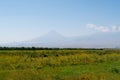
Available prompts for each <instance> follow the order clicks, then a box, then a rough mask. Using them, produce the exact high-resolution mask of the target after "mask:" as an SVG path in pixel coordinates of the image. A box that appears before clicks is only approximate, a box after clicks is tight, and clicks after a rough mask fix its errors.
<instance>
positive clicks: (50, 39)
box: [4, 31, 120, 48]
mask: <svg viewBox="0 0 120 80" xmlns="http://www.w3.org/2000/svg"><path fill="white" fill-rule="evenodd" d="M119 34H120V32H101V33H96V34H93V35H88V36H84V37H81V36H78V37H65V36H63V35H61V34H60V33H58V32H56V31H50V32H48V33H47V34H45V35H43V36H41V37H38V38H35V39H32V40H29V41H24V42H16V43H10V44H5V45H4V46H12V47H13V46H16V47H21V46H24V47H32V46H35V47H59V48H60V47H62V48H115V47H118V46H120V35H119Z"/></svg>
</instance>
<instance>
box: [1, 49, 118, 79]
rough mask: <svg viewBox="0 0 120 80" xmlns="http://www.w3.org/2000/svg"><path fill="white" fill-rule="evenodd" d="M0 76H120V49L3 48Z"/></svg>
mask: <svg viewBox="0 0 120 80" xmlns="http://www.w3.org/2000/svg"><path fill="white" fill-rule="evenodd" d="M0 80H120V50H117V49H103V50H0Z"/></svg>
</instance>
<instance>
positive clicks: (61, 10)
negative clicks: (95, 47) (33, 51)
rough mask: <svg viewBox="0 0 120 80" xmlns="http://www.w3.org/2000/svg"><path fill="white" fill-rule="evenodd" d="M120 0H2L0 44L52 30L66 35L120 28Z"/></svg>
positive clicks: (0, 1) (0, 3)
mask: <svg viewBox="0 0 120 80" xmlns="http://www.w3.org/2000/svg"><path fill="white" fill-rule="evenodd" d="M119 21H120V0H0V43H4V42H14V41H24V40H29V39H32V38H35V37H38V36H41V35H43V34H46V33H47V32H49V31H51V30H55V31H57V32H59V33H61V34H63V35H65V36H78V35H86V34H91V33H93V32H110V31H120V28H119V25H120V22H119Z"/></svg>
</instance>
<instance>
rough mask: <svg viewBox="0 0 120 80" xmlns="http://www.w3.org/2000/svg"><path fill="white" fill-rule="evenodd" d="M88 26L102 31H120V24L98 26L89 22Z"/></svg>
mask: <svg viewBox="0 0 120 80" xmlns="http://www.w3.org/2000/svg"><path fill="white" fill-rule="evenodd" d="M86 26H87V28H90V29H94V30H97V31H101V32H119V31H120V26H111V27H107V26H97V25H95V24H87V25H86Z"/></svg>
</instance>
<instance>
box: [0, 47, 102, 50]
mask: <svg viewBox="0 0 120 80" xmlns="http://www.w3.org/2000/svg"><path fill="white" fill-rule="evenodd" d="M0 50H103V49H102V48H100V49H96V48H48V47H0Z"/></svg>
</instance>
